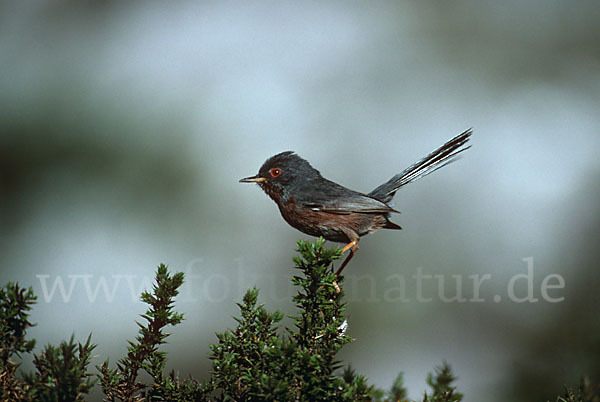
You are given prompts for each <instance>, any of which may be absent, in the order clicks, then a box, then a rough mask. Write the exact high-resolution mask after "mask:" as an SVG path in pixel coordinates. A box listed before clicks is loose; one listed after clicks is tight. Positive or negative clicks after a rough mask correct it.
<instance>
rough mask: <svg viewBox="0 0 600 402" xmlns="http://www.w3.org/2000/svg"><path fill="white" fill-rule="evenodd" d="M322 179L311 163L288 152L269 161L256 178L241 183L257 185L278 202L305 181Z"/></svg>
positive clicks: (246, 179)
mask: <svg viewBox="0 0 600 402" xmlns="http://www.w3.org/2000/svg"><path fill="white" fill-rule="evenodd" d="M319 177H321V175H320V173H319V171H318V170H316V169H315V168H313V167H312V166H311V165H310V163H308V162H307V161H306V160H304V159H302V158H301V157H299V156H298V155H296V154H295V153H294V152H293V151H286V152H282V153H279V154H277V155H274V156H272V157H270V158H269V159H267V160H266V161H265V163H263V165H262V166H261V167H260V169H259V171H258V174H257V175H256V176H251V177H246V178H243V179H241V180H240V183H257V184H258V185H259V186H260V187H261V188H262V189H263V190H264V192H265V193H267V194H268V195H269V196H270V197H271V198H273V200H275V201H276V202H278V201H279V200H281V198H282V197H284V198H286V197H287V195H288V194H287V192H288V191H289V190H290V189H292V188H293V187H294V186H297V185H298V184H299V183H301V182H302V181H305V180H312V179H315V178H319Z"/></svg>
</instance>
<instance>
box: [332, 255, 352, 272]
mask: <svg viewBox="0 0 600 402" xmlns="http://www.w3.org/2000/svg"><path fill="white" fill-rule="evenodd" d="M352 257H354V251H352V250H350V254H348V257H346V259H345V260H344V262H343V263H342V265H340V267H339V268H338V270H337V271H336V272H335V276H340V274H341V273H342V271H343V270H344V268H346V265H348V263H349V262H350V260H351V259H352Z"/></svg>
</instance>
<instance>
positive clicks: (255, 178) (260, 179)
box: [240, 176, 267, 183]
mask: <svg viewBox="0 0 600 402" xmlns="http://www.w3.org/2000/svg"><path fill="white" fill-rule="evenodd" d="M265 180H267V179H266V178H264V177H260V176H252V177H246V178H243V179H241V180H240V183H262V182H263V181H265Z"/></svg>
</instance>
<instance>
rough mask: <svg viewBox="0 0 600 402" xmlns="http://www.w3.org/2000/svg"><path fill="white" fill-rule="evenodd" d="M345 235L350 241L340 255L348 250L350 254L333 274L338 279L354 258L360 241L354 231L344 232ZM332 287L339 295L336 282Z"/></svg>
mask: <svg viewBox="0 0 600 402" xmlns="http://www.w3.org/2000/svg"><path fill="white" fill-rule="evenodd" d="M345 234H346V236H348V239H350V243H348V244H346V245H345V246H344V247H343V248H342V253H345V252H346V251H348V250H350V254H348V257H346V259H345V260H344V262H343V263H342V265H341V266H340V267H339V268H338V270H337V271H336V272H335V276H338V277H339V276H340V274H341V273H342V271H343V270H344V268H346V265H348V263H349V262H350V260H351V259H352V257H354V254H355V253H356V252H357V251H358V241H359V240H360V237H359V236H358V234H356V232H354V231H345ZM333 286H335V290H336V291H337V292H338V293H340V291H341V289H340V287H339V286H338V284H337V282H333Z"/></svg>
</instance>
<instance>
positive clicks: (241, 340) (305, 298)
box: [211, 239, 373, 401]
mask: <svg viewBox="0 0 600 402" xmlns="http://www.w3.org/2000/svg"><path fill="white" fill-rule="evenodd" d="M324 243H325V241H324V240H323V239H319V240H317V241H316V242H315V243H312V242H303V241H300V242H298V251H299V252H300V257H297V258H295V259H294V262H295V264H296V268H297V269H298V270H299V271H300V273H299V274H298V275H295V276H294V277H293V278H292V283H293V284H294V285H295V286H296V287H297V288H298V292H297V294H296V295H295V296H294V297H293V301H294V303H295V304H296V306H297V307H298V314H297V315H293V316H291V318H292V319H293V320H294V325H295V328H294V329H286V330H285V332H284V333H283V334H281V335H279V334H278V327H277V323H279V322H280V321H281V319H282V318H283V314H281V313H279V312H277V311H276V312H273V313H269V312H268V311H267V310H266V309H265V308H264V305H262V304H258V302H257V300H258V290H257V289H251V290H249V291H248V292H247V293H246V295H245V296H244V299H243V302H242V303H239V304H238V306H239V307H240V313H241V317H239V318H236V321H237V322H238V326H237V328H236V329H234V330H231V331H226V332H224V333H220V334H217V338H218V340H219V343H218V344H216V345H212V346H211V351H212V354H211V359H212V360H213V370H212V380H211V387H212V388H211V390H212V391H213V395H215V397H216V398H218V399H219V400H236V401H250V400H253V401H255V400H265V401H267V400H307V401H308V400H311V401H342V400H369V399H370V393H371V392H372V391H373V389H372V387H369V386H368V385H367V384H366V380H365V379H364V377H362V376H355V375H352V377H351V378H347V377H342V376H340V375H339V373H337V371H338V369H339V368H340V367H341V363H340V362H339V361H336V360H335V356H336V354H337V352H338V351H339V350H340V349H341V348H342V346H343V345H345V344H347V343H348V342H350V341H351V340H352V339H351V338H350V336H348V335H347V334H346V333H345V327H346V325H347V324H346V322H345V318H344V310H345V308H346V306H345V304H344V302H343V291H342V290H341V288H340V284H341V283H342V278H337V277H336V276H335V275H334V273H333V269H332V263H333V261H334V260H336V259H338V258H339V257H340V255H341V250H339V249H327V248H325V247H324ZM336 281H337V282H336Z"/></svg>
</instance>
